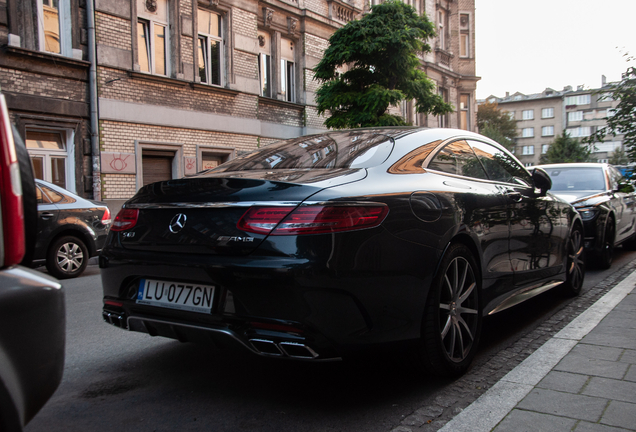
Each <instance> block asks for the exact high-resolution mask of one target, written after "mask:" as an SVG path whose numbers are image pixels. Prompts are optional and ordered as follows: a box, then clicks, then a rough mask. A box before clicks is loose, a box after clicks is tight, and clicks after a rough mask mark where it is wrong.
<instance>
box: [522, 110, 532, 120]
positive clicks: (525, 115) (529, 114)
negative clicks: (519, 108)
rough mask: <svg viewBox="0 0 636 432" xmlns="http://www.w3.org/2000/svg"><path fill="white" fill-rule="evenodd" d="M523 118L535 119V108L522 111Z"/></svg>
mask: <svg viewBox="0 0 636 432" xmlns="http://www.w3.org/2000/svg"><path fill="white" fill-rule="evenodd" d="M521 119H522V120H534V110H523V112H522V113H521Z"/></svg>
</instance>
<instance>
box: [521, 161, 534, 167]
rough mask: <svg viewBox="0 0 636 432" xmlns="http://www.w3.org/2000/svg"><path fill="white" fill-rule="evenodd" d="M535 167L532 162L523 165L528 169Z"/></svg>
mask: <svg viewBox="0 0 636 432" xmlns="http://www.w3.org/2000/svg"><path fill="white" fill-rule="evenodd" d="M533 165H534V164H533V163H532V162H526V163H524V164H523V166H524V167H526V168H530V167H531V166H533Z"/></svg>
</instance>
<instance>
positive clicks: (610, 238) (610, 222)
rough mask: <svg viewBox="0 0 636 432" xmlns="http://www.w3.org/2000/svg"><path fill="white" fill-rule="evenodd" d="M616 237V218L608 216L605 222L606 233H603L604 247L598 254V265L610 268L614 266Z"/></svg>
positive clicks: (602, 267)
mask: <svg viewBox="0 0 636 432" xmlns="http://www.w3.org/2000/svg"><path fill="white" fill-rule="evenodd" d="M615 239H616V226H615V225H614V218H613V217H611V216H610V217H608V218H607V223H606V224H605V234H604V235H603V249H602V250H601V251H600V252H599V255H598V267H599V268H601V269H608V268H610V267H611V266H612V261H613V259H614V241H615Z"/></svg>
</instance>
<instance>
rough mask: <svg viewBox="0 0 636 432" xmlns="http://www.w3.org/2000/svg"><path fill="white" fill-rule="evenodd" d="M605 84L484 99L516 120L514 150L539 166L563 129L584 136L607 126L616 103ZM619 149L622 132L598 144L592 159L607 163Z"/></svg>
mask: <svg viewBox="0 0 636 432" xmlns="http://www.w3.org/2000/svg"><path fill="white" fill-rule="evenodd" d="M607 88H608V87H607V83H606V82H605V78H604V77H603V79H602V86H601V87H600V88H598V89H584V88H583V87H582V86H579V87H578V88H577V89H576V90H573V89H572V87H571V86H566V87H565V88H564V89H563V90H561V91H556V90H553V89H551V88H547V89H545V90H544V91H543V92H541V93H535V94H530V95H525V94H522V93H519V92H517V93H514V94H512V95H510V94H506V96H505V97H503V98H498V97H496V96H490V97H488V98H487V99H486V100H487V101H489V102H497V104H498V106H499V108H500V109H502V110H504V111H507V112H508V113H509V115H510V116H511V118H513V119H514V120H516V122H517V138H516V140H515V148H514V153H515V155H516V156H517V158H519V160H520V161H521V162H522V163H523V164H524V165H525V166H533V165H538V164H539V163H540V162H539V159H540V157H541V155H542V154H545V153H546V152H547V151H548V148H549V147H550V144H551V143H552V142H553V141H554V140H555V139H556V138H557V137H558V136H559V135H561V133H562V132H563V131H564V130H565V131H566V132H567V134H568V135H569V136H570V137H573V138H578V139H583V138H585V137H588V136H590V135H591V134H592V133H594V132H596V131H597V130H598V129H599V128H603V127H605V125H606V119H607V117H609V116H611V115H612V110H613V109H614V108H615V107H616V105H617V104H618V102H617V101H614V100H612V99H611V98H609V97H608V93H607V91H604V89H607ZM620 148H622V135H620V136H617V137H614V136H611V135H610V136H608V137H606V140H605V142H603V143H597V144H596V147H595V148H594V149H593V152H592V159H594V160H597V161H599V162H607V161H608V159H609V158H610V157H611V155H612V153H613V152H614V151H615V150H616V149H620Z"/></svg>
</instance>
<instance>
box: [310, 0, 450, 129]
mask: <svg viewBox="0 0 636 432" xmlns="http://www.w3.org/2000/svg"><path fill="white" fill-rule="evenodd" d="M434 35H435V27H434V25H433V24H432V23H431V22H430V21H429V20H428V18H426V16H420V15H418V14H417V12H415V9H413V8H412V7H411V6H408V5H406V4H404V3H402V2H401V1H396V0H387V1H385V2H384V3H382V4H379V5H375V6H373V9H372V11H371V13H369V14H367V15H365V16H364V17H362V19H360V20H356V21H350V22H349V23H348V24H347V25H345V26H344V27H342V28H340V29H338V30H337V31H336V32H335V33H334V34H333V35H332V36H331V38H329V47H328V48H327V50H326V51H325V54H324V57H323V58H322V60H321V61H320V63H318V65H317V66H316V67H315V69H314V72H315V74H316V75H315V78H316V79H317V80H318V81H320V82H321V85H320V88H319V89H318V91H317V92H316V102H317V104H318V113H319V114H323V113H325V112H329V113H330V114H331V115H330V117H329V118H327V120H326V121H325V125H326V126H327V127H330V128H334V129H343V128H352V127H362V126H399V125H405V124H406V122H405V121H404V119H403V118H402V117H400V116H396V115H392V114H389V113H388V112H387V110H388V109H389V107H390V106H397V105H398V104H399V103H400V102H401V101H403V100H415V107H416V110H417V112H419V113H432V114H435V115H442V114H446V113H448V112H452V111H453V107H452V105H449V104H448V103H446V102H444V100H443V99H442V97H441V96H440V95H438V94H436V92H435V83H434V82H433V81H431V80H430V79H429V78H428V77H427V76H426V74H425V73H424V72H422V71H421V70H419V66H420V60H419V59H418V57H417V54H418V53H425V52H430V51H431V47H430V45H428V44H427V43H426V40H427V39H428V38H431V37H433V36H434ZM343 65H349V70H348V71H346V72H344V73H343V74H338V73H337V68H339V67H341V66H343Z"/></svg>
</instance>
